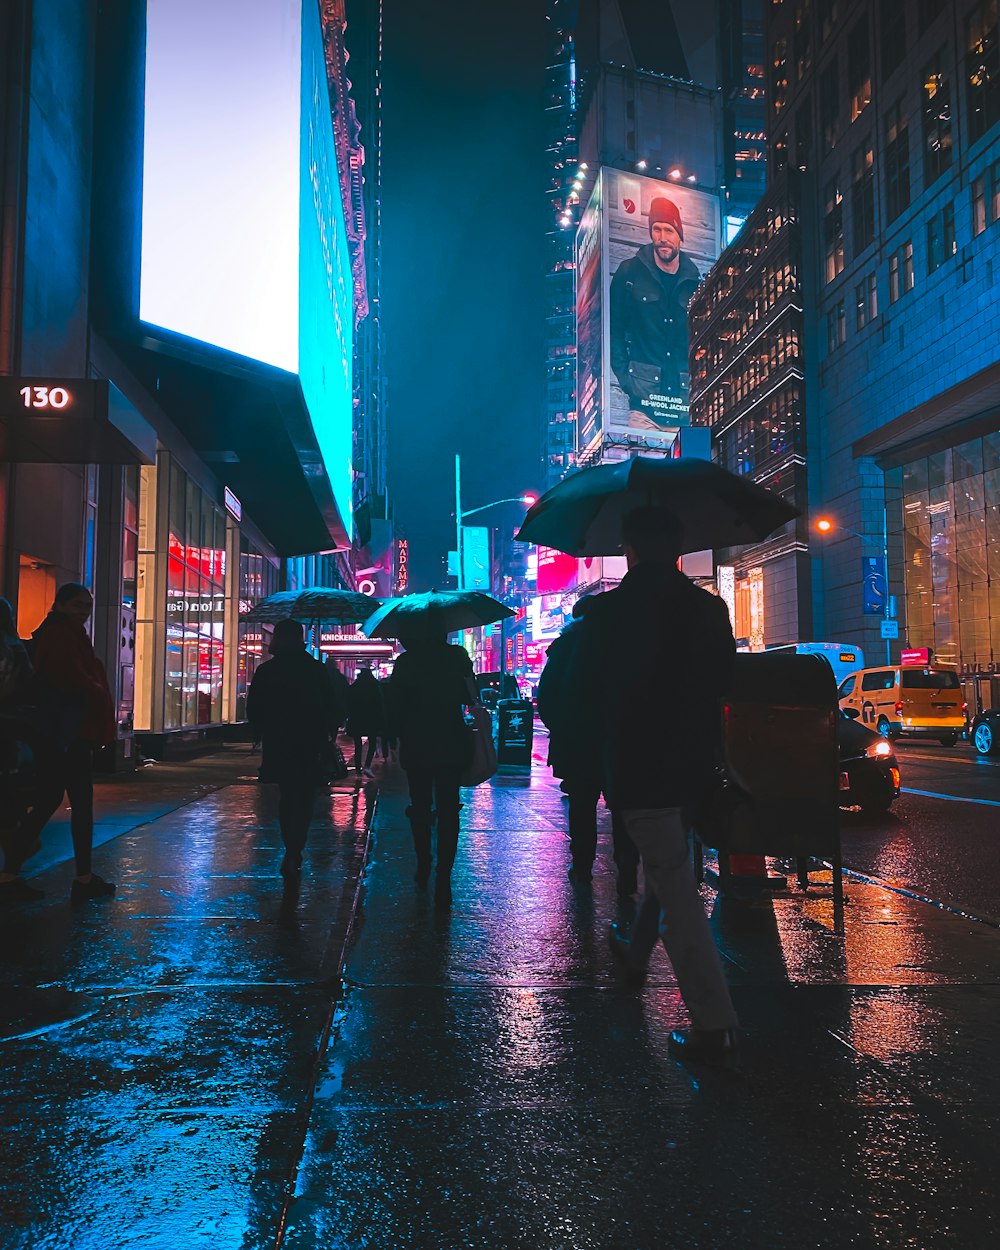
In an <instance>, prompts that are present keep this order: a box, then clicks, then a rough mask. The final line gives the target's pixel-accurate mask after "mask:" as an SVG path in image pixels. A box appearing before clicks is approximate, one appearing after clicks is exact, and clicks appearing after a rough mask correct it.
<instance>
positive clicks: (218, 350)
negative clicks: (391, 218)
mask: <svg viewBox="0 0 1000 1250" xmlns="http://www.w3.org/2000/svg"><path fill="white" fill-rule="evenodd" d="M226 3H228V0H226ZM216 7H218V6H216ZM239 7H240V6H239V5H238V4H237V3H236V0H233V8H234V12H233V15H232V16H233V17H234V25H233V29H234V30H235V29H238V28H241V26H245V23H242V24H241V23H240V22H239V21H238V20H236V19H238V18H239V16H240V15H239V13H238V12H237V10H238V9H239ZM203 11H204V6H202V9H201V10H199V7H198V6H197V5H193V4H189V3H187V0H180V2H179V3H178V4H177V5H171V6H152V5H150V6H148V7H147V4H146V3H144V0H108V2H107V3H104V4H102V5H100V6H98V5H96V4H89V3H88V4H80V5H68V6H67V5H63V4H58V3H55V2H54V0H14V3H11V4H7V5H4V6H3V9H2V11H0V23H2V24H3V29H2V30H0V49H2V51H0V55H2V56H3V58H4V66H3V70H4V91H3V94H2V96H0V110H2V115H0V133H2V134H3V138H4V142H3V147H2V166H0V178H2V183H0V195H2V217H0V230H2V239H0V265H2V274H0V292H2V295H0V300H2V303H0V392H2V397H3V398H2V406H0V435H2V438H3V444H2V455H3V460H2V464H0V482H2V494H0V532H2V540H3V541H2V543H0V551H2V560H3V563H2V568H0V580H2V584H3V592H4V593H5V594H6V596H7V597H8V598H9V599H10V600H11V602H12V603H13V604H14V605H15V609H16V613H17V619H18V625H19V629H20V631H21V632H22V634H29V633H30V632H31V630H32V629H33V628H35V627H36V626H37V625H38V624H39V622H40V621H41V619H42V617H43V616H44V615H45V613H46V611H47V610H48V608H49V606H50V604H51V601H52V594H53V592H54V590H55V588H56V586H57V585H58V584H60V583H62V582H66V581H80V582H83V583H84V584H85V585H87V586H88V587H89V588H90V589H91V590H92V591H93V594H94V597H95V605H96V606H95V614H94V620H93V637H94V643H95V647H96V649H97V651H98V654H99V655H100V656H101V658H102V659H103V660H104V662H105V665H106V668H107V671H108V675H109V680H110V682H111V686H112V690H113V692H114V695H115V698H116V702H117V708H118V723H119V742H118V744H117V747H116V748H115V751H114V755H115V757H116V759H117V761H118V762H119V763H120V762H122V761H124V760H125V759H127V758H130V757H131V756H132V736H133V732H135V733H139V732H142V733H145V734H148V735H151V736H153V737H156V738H159V739H165V738H167V737H169V736H171V735H176V734H182V735H187V736H204V735H205V734H207V733H210V732H213V731H217V732H222V729H223V727H224V726H226V725H228V724H232V723H234V722H238V721H239V720H241V719H243V716H244V711H245V696H246V688H247V685H248V682H249V680H250V677H251V676H252V672H253V669H254V668H255V666H256V664H257V663H258V662H259V660H260V657H261V653H262V649H263V644H264V642H265V639H264V637H263V636H262V633H261V631H260V629H259V628H258V627H255V626H251V625H248V624H247V623H245V622H243V621H241V619H240V618H241V615H242V614H243V612H244V611H245V610H246V609H247V608H248V607H249V606H250V605H251V604H252V603H253V602H254V601H256V600H257V599H259V598H261V597H263V596H264V595H266V594H268V593H270V592H271V591H272V590H276V589H278V588H279V587H280V586H281V585H282V583H283V580H284V578H285V573H286V565H287V562H288V561H289V560H294V559H295V558H297V557H301V556H302V555H303V553H313V552H327V553H329V554H328V556H327V557H326V559H327V565H328V567H327V568H326V569H325V572H326V574H327V575H328V580H331V581H334V583H335V584H336V582H337V581H338V580H339V581H340V582H341V583H346V582H347V581H348V580H349V579H350V576H351V571H350V562H349V559H348V558H347V553H348V551H349V548H350V545H351V535H352V489H353V483H352V466H351V446H352V420H353V408H352V392H353V384H352V380H351V356H352V353H353V339H354V332H355V326H356V321H357V318H358V317H359V316H360V315H361V314H363V313H364V311H365V300H366V293H365V285H364V262H363V255H362V253H363V242H364V218H363V213H362V212H361V211H360V206H359V201H358V197H357V188H358V187H359V186H360V181H359V173H358V171H359V169H360V162H359V158H358V141H357V130H356V124H355V123H354V120H353V108H352V106H351V105H350V100H349V96H348V95H347V93H346V86H345V84H346V79H345V77H344V74H343V69H344V63H345V62H344V56H343V47H342V38H343V6H342V4H341V3H338V2H337V0H324V3H323V4H322V5H321V4H320V2H319V0H315V3H304V4H303V5H302V6H301V9H300V10H297V11H296V12H295V13H293V9H292V7H289V6H278V5H276V6H274V7H273V9H269V10H267V13H266V15H265V14H262V20H261V21H260V22H259V23H255V24H254V28H253V29H252V30H247V31H245V32H244V33H245V35H246V37H245V38H241V40H240V41H238V42H237V41H234V42H232V43H231V44H230V43H228V42H227V41H226V40H225V38H224V37H221V36H218V35H217V36H216V38H217V40H218V42H217V44H213V43H212V39H211V37H210V35H209V32H207V31H203V30H202V29H201V27H200V26H199V24H198V23H199V22H200V21H201V20H202V18H201V16H200V13H201V12H203ZM216 29H218V28H216ZM179 31H182V32H183V33H184V38H180V39H179V38H177V37H176V36H177V35H178V32H179ZM202 36H204V38H203V37H202ZM279 48H281V49H285V50H286V51H287V49H289V48H291V49H293V50H294V55H292V56H283V57H277V59H276V51H275V50H276V49H279ZM199 58H209V59H210V60H211V62H212V67H211V74H208V73H201V72H200V71H199V65H200V64H201V61H200V60H199ZM202 68H205V67H204V65H202ZM261 77H266V80H267V81H268V82H269V83H270V84H271V86H273V87H274V88H275V94H273V95H272V96H271V97H270V98H269V99H270V103H269V106H268V107H269V110H270V111H269V112H267V113H266V114H262V113H261V112H260V107H261V106H260V105H259V104H255V97H253V94H252V92H253V90H256V89H255V88H253V87H252V84H253V83H254V81H255V79H259V78H261ZM199 92H200V93H201V94H199ZM178 93H180V94H178ZM256 98H257V99H260V93H259V92H258V93H257V97H256ZM276 100H277V101H278V102H277V103H276ZM241 127H242V129H241ZM185 128H186V129H185ZM251 134H252V137H253V143H250V142H249V139H250V137H251ZM241 136H244V137H245V138H246V139H247V142H246V143H244V142H243V138H241ZM245 152H252V153H253V160H252V161H250V162H247V161H245V160H244V161H241V155H242V154H243V153H245ZM237 188H238V190H237ZM254 212H256V213H257V214H258V217H257V218H255V217H254V216H253V213H254ZM248 214H249V215H248ZM260 214H264V216H260ZM213 232H214V233H213ZM286 313H287V315H285V314H286ZM25 396H26V398H25ZM19 397H20V399H19ZM46 405H48V407H46ZM60 405H63V406H65V407H66V412H67V418H69V417H71V418H72V419H71V420H70V419H67V420H54V419H53V413H52V412H51V408H54V407H59V406H60Z"/></svg>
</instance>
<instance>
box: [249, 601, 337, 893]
mask: <svg viewBox="0 0 1000 1250" xmlns="http://www.w3.org/2000/svg"><path fill="white" fill-rule="evenodd" d="M270 652H271V657H272V658H271V659H270V660H268V661H266V663H264V664H262V665H261V666H260V668H258V669H257V671H256V673H254V675H253V681H251V683H250V690H249V692H248V694H247V719H248V720H249V722H250V725H251V728H252V729H253V732H254V735H255V737H259V738H260V741H261V747H262V756H261V767H260V779H261V781H262V782H265V783H267V782H271V783H276V784H277V786H278V823H279V825H280V827H281V840H282V842H283V843H284V844H285V857H284V859H283V860H282V863H281V874H282V876H283V877H285V878H286V880H287V879H295V878H297V877H298V875H299V873H300V872H301V870H302V852H303V850H304V848H305V844H306V835H307V834H308V832H309V823H310V821H311V820H312V814H313V808H314V807H315V804H316V795H317V793H318V791H319V787H320V786H321V785H322V783H323V781H324V780H325V762H326V751H327V747H328V744H329V742H330V739H331V737H332V738H333V739H334V741H336V736H337V725H338V721H339V719H340V717H341V713H340V711H339V709H338V708H337V704H336V699H335V696H334V692H333V688H332V686H331V685H330V683H329V682H328V681H327V679H326V677H325V675H324V673H323V666H322V664H320V662H319V660H315V659H313V657H312V656H311V655H310V654H309V653H308V652H307V651H306V647H305V635H304V631H303V629H302V625H301V624H300V622H299V621H293V620H288V619H286V620H283V621H278V623H277V624H276V625H275V627H274V634H273V635H272V637H271V643H270Z"/></svg>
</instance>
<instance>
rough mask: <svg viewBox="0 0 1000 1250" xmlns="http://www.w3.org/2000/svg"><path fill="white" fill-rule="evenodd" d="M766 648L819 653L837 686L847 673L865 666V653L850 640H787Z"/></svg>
mask: <svg viewBox="0 0 1000 1250" xmlns="http://www.w3.org/2000/svg"><path fill="white" fill-rule="evenodd" d="M767 650H768V651H788V652H793V653H794V654H795V655H821V656H822V657H823V658H824V659H825V660H827V661H829V664H830V667H831V668H832V669H833V675H834V677H836V679H837V685H838V686H839V685H840V683H841V682H842V681H843V680H844V678H845V677H846V676H847V675H848V673H856V672H857V671H858V669H860V668H864V666H865V653H864V652H863V651H862V650H861V648H860V647H857V646H855V645H854V643H852V642H787V643H779V644H778V646H776V647H768V648H767Z"/></svg>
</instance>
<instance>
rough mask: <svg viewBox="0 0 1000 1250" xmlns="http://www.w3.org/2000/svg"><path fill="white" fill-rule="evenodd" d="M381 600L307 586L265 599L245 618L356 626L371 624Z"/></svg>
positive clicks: (352, 591)
mask: <svg viewBox="0 0 1000 1250" xmlns="http://www.w3.org/2000/svg"><path fill="white" fill-rule="evenodd" d="M379 603H380V601H379V600H378V599H373V598H371V596H370V595H362V594H359V593H358V592H357V591H354V590H339V589H337V587H335V586H306V587H305V588H304V589H302V590H279V591H278V592H277V593H276V594H273V595H268V597H267V598H266V599H262V600H261V601H260V603H258V604H257V605H256V606H255V607H254V608H252V609H251V610H250V611H249V612H247V613H246V615H245V616H244V617H243V619H244V620H245V621H264V622H268V623H270V624H274V623H275V622H276V621H283V620H285V618H286V617H291V618H292V619H293V620H296V621H328V622H329V623H330V624H331V625H356V624H357V623H358V622H359V621H364V620H367V618H368V617H369V616H371V614H372V613H373V612H374V611H375V609H376V608H377V607H378V606H379Z"/></svg>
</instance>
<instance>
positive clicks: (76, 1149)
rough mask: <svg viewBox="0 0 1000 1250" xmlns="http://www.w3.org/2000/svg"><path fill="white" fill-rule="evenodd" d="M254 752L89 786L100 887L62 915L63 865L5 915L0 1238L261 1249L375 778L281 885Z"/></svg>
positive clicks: (317, 1042)
mask: <svg viewBox="0 0 1000 1250" xmlns="http://www.w3.org/2000/svg"><path fill="white" fill-rule="evenodd" d="M258 762H259V758H254V757H250V756H249V755H248V754H247V752H246V750H245V748H241V749H239V750H238V751H228V752H226V753H224V754H223V755H219V756H211V757H205V758H204V759H202V760H198V761H192V762H191V763H190V764H188V765H185V766H181V765H176V766H169V767H161V768H160V770H159V772H158V773H157V771H156V770H149V773H148V774H147V773H143V774H142V775H140V776H137V777H133V778H131V779H128V780H126V779H116V780H114V781H111V782H107V783H102V784H101V785H100V786H99V787H98V796H97V823H98V826H99V827H103V830H104V832H105V834H107V835H108V837H106V838H105V839H104V845H103V846H102V847H101V849H100V850H99V851H98V852H97V854H96V855H95V863H96V865H97V866H98V868H99V870H100V871H101V872H103V873H106V875H107V876H108V877H109V878H110V879H112V880H114V881H116V882H117V883H118V891H117V894H116V896H115V897H114V898H113V899H111V900H107V901H101V902H99V903H90V904H87V905H85V906H82V907H71V906H70V904H69V902H68V893H69V883H70V880H71V877H72V867H71V864H70V863H58V864H56V865H55V866H53V867H50V868H48V869H45V870H43V871H41V872H39V873H36V874H35V875H34V878H33V879H34V881H35V883H36V884H39V885H41V886H42V887H43V888H44V889H45V890H46V900H45V902H44V903H42V904H34V905H25V906H20V907H8V908H6V909H4V910H2V911H0V952H2V954H0V958H2V968H3V974H2V980H3V983H4V989H3V995H2V1006H0V1022H2V1028H0V1037H2V1040H0V1063H2V1064H3V1069H4V1078H3V1083H4V1097H3V1105H2V1111H0V1123H2V1128H3V1131H2V1145H0V1151H2V1158H3V1162H4V1166H3V1168H2V1171H0V1247H3V1250H7V1248H8V1247H18V1248H19V1250H20V1248H21V1247H23V1248H24V1250H41V1248H43V1247H45V1248H48V1247H51V1248H52V1250H56V1248H58V1250H91V1248H93V1250H98V1247H100V1248H101V1250H115V1248H117V1247H163V1248H164V1250H167V1248H168V1247H169V1248H170V1250H186V1248H187V1247H196V1246H206V1247H207V1246H211V1247H213V1248H214V1250H223V1248H224V1247H248V1248H249V1247H254V1248H256V1247H265V1246H272V1245H274V1244H275V1242H276V1239H277V1236H278V1229H279V1226H280V1222H281V1216H282V1211H283V1209H284V1205H285V1201H286V1196H287V1194H288V1192H289V1186H290V1184H291V1181H292V1178H293V1176H294V1170H295V1162H296V1160H297V1159H298V1157H299V1154H300V1152H301V1146H302V1141H303V1137H304V1134H305V1131H306V1125H307V1122H308V1113H309V1105H310V1099H311V1096H312V1090H313V1088H314V1084H315V1064H316V1056H317V1054H318V1053H319V1051H320V1050H321V1049H322V1046H323V1043H324V1040H325V1038H326V1035H327V1031H328V1028H329V1024H330V1020H331V1018H332V1013H333V1010H334V1006H335V1004H336V1002H337V1001H338V999H339V997H340V990H341V980H340V976H339V973H340V966H341V961H342V956H343V950H344V945H345V942H346V939H347V934H348V930H349V926H350V924H351V921H352V918H353V916H354V913H355V908H356V895H357V890H358V883H359V880H360V877H361V873H362V870H363V864H364V857H365V854H366V847H367V838H368V825H369V822H370V817H371V814H372V809H373V804H374V802H375V793H376V787H374V786H366V787H365V788H359V787H357V786H355V785H353V784H350V783H344V784H341V785H338V786H336V787H335V788H334V790H333V792H332V793H331V795H330V797H329V799H328V800H326V801H324V802H323V803H321V804H320V808H319V816H318V819H317V820H316V821H315V823H314V826H313V830H312V834H311V838H310V844H309V847H308V850H307V858H306V863H307V872H306V873H305V874H304V875H303V879H302V883H301V888H300V889H299V891H298V892H289V891H286V890H285V889H284V883H283V880H282V878H281V876H280V875H279V872H278V867H279V864H280V860H281V844H280V837H279V835H278V831H277V819H276V795H275V793H274V792H273V789H272V788H271V787H267V788H263V787H260V786H259V785H258V784H257V783H256V780H255V773H256V767H257V765H258ZM62 823H64V822H62V821H59V822H57V827H56V829H55V831H54V836H50V834H49V832H48V831H47V832H46V835H45V838H46V843H47V853H48V855H49V857H50V858H54V859H59V858H60V850H59V848H60V845H61V834H60V829H59V827H58V826H59V825H60V824H62ZM64 849H65V848H64Z"/></svg>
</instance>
